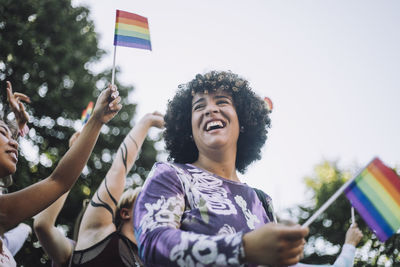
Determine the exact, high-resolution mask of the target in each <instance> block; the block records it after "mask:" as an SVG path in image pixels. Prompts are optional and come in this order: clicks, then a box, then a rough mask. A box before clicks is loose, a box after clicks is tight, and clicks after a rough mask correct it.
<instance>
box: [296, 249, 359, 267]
mask: <svg viewBox="0 0 400 267" xmlns="http://www.w3.org/2000/svg"><path fill="white" fill-rule="evenodd" d="M355 253H356V248H355V247H354V246H353V245H349V244H344V245H343V247H342V252H341V253H340V254H339V256H338V257H337V259H336V261H335V263H333V265H330V264H323V265H317V264H305V263H298V264H296V265H293V266H291V267H317V266H318V267H324V266H333V267H352V266H353V265H354V256H355Z"/></svg>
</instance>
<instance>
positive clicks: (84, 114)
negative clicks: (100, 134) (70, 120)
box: [81, 101, 93, 124]
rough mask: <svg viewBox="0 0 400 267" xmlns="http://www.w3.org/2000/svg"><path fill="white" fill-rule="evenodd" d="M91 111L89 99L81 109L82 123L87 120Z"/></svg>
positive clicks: (91, 105)
mask: <svg viewBox="0 0 400 267" xmlns="http://www.w3.org/2000/svg"><path fill="white" fill-rule="evenodd" d="M92 111H93V102H92V101H90V102H89V104H88V105H87V107H86V108H85V109H84V110H83V111H82V116H81V121H82V124H85V123H86V122H87V121H88V120H89V118H90V115H91V114H92Z"/></svg>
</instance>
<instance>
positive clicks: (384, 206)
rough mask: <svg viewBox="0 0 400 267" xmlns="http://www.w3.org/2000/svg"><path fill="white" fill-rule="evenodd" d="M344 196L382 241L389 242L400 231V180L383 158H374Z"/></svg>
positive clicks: (346, 190)
mask: <svg viewBox="0 0 400 267" xmlns="http://www.w3.org/2000/svg"><path fill="white" fill-rule="evenodd" d="M344 192H345V195H346V197H347V198H348V199H349V200H350V202H351V204H352V205H353V206H354V208H355V209H356V210H357V211H358V213H359V214H360V215H361V217H362V218H363V219H364V221H365V222H366V223H367V224H368V226H369V227H370V228H371V230H372V231H373V232H374V233H375V234H376V236H377V237H378V239H379V240H380V241H382V242H385V241H386V240H387V239H388V238H389V237H391V236H392V235H393V234H395V233H396V232H397V231H398V230H399V229H400V177H399V176H398V175H397V174H396V173H395V172H394V171H393V170H392V169H391V168H389V167H387V166H385V164H383V163H382V161H381V160H380V159H379V158H374V159H373V160H372V161H371V163H370V164H368V166H367V167H366V168H365V169H364V170H362V171H361V173H360V174H359V175H358V176H357V177H356V178H355V179H354V181H353V182H351V183H350V185H349V186H348V187H347V188H346V189H345V191H344Z"/></svg>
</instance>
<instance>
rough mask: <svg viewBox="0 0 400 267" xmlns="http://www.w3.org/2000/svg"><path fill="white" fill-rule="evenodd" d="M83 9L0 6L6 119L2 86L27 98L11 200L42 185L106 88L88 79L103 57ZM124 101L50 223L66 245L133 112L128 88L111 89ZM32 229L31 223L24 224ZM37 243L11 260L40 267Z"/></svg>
mask: <svg viewBox="0 0 400 267" xmlns="http://www.w3.org/2000/svg"><path fill="white" fill-rule="evenodd" d="M104 54H105V53H104V51H102V50H100V49H99V48H98V40H97V34H96V32H95V29H94V24H93V22H92V21H91V20H90V19H89V10H88V9H87V8H86V7H80V6H77V7H73V6H72V5H71V1H70V0H24V1H22V0H0V86H1V94H0V95H1V97H2V102H1V103H2V104H0V108H1V110H2V111H4V112H5V113H7V112H8V110H7V105H5V104H4V103H6V93H5V92H6V91H5V88H6V85H5V81H6V80H9V81H11V82H12V84H13V89H14V91H18V92H22V93H25V94H27V95H28V96H30V98H31V100H32V104H30V105H29V106H28V107H27V109H28V112H29V114H30V116H31V120H30V127H31V129H30V131H29V136H28V137H27V138H25V139H23V140H20V144H23V145H22V146H23V147H30V149H21V150H22V153H21V156H20V158H19V163H18V171H17V173H16V174H15V175H14V185H13V186H12V187H11V188H10V189H9V191H10V192H12V191H15V190H19V189H21V188H24V187H26V186H28V185H30V184H32V183H34V182H37V181H39V180H41V179H43V178H45V177H47V176H48V175H49V174H50V173H51V171H52V170H53V169H54V168H55V166H56V165H57V163H58V161H59V160H60V158H61V157H62V155H64V154H65V152H66V150H67V149H68V139H69V137H70V136H71V135H72V134H73V132H74V131H75V128H79V123H80V122H79V119H80V115H81V112H82V110H83V109H84V108H85V107H86V105H87V103H88V102H89V101H95V99H96V97H97V96H98V94H99V93H100V91H101V90H102V89H104V88H105V87H106V85H107V83H108V81H110V77H111V71H110V70H106V71H104V72H102V73H99V74H95V73H93V72H91V71H90V66H91V65H92V64H94V63H96V62H97V61H99V59H100V58H101V57H102V56H103V55H104ZM117 86H118V88H119V91H120V95H121V97H122V98H123V99H124V102H123V105H124V107H123V109H122V110H121V112H120V113H119V114H118V115H117V116H116V117H115V118H114V119H113V120H112V121H111V122H110V123H109V124H107V125H106V126H104V127H103V129H102V134H101V135H100V137H99V140H98V142H97V145H96V147H95V149H94V151H93V154H92V156H91V159H90V160H89V162H88V165H87V168H86V169H85V170H84V172H83V174H82V176H81V178H80V179H79V180H78V182H77V184H76V185H75V186H74V188H73V189H72V191H71V193H70V196H69V197H68V199H67V202H66V204H65V207H64V209H63V211H62V212H61V214H60V216H59V219H58V221H57V223H59V224H61V225H65V226H66V227H67V229H69V231H68V235H69V237H72V230H73V229H72V228H73V225H74V218H76V217H77V215H78V213H79V212H80V210H81V207H82V202H83V199H85V198H90V197H91V196H92V194H93V193H94V191H95V190H96V188H97V186H98V185H99V183H100V181H101V180H102V179H103V178H104V176H105V174H106V172H107V170H108V169H109V167H110V165H111V162H112V158H113V156H114V154H115V153H116V151H117V149H118V146H119V144H120V143H121V142H122V140H123V138H124V137H125V135H126V134H127V133H128V132H129V130H130V128H131V126H132V125H130V122H131V119H132V118H133V116H134V114H135V108H136V105H135V104H132V103H129V102H128V101H127V96H128V93H130V92H131V91H132V90H133V87H130V86H123V85H121V84H117ZM153 145H154V141H152V140H147V141H146V142H145V144H144V146H143V147H142V152H141V155H140V158H139V159H138V161H137V162H136V165H135V166H134V167H133V169H132V172H131V173H130V175H128V177H129V176H131V177H133V178H135V179H130V181H134V182H135V181H136V182H137V183H139V182H140V179H138V177H141V178H142V179H144V177H145V176H146V174H147V172H148V171H149V170H150V168H151V166H152V165H153V163H154V161H155V157H156V154H157V151H156V150H155V148H154V146H153ZM29 223H31V222H29ZM36 241H37V239H36V237H34V236H33V237H32V238H31V239H30V241H29V242H27V244H26V245H25V246H24V248H23V249H22V251H20V253H18V254H17V257H16V258H17V262H18V263H20V264H22V265H23V266H38V265H40V262H41V263H42V264H45V265H47V266H50V265H49V262H47V261H46V256H45V255H44V253H43V251H42V249H41V248H38V243H37V242H36Z"/></svg>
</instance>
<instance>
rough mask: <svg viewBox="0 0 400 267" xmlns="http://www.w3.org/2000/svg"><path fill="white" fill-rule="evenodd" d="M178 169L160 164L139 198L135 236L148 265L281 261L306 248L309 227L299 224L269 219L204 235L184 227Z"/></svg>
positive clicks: (265, 262)
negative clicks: (253, 227) (250, 226)
mask: <svg viewBox="0 0 400 267" xmlns="http://www.w3.org/2000/svg"><path fill="white" fill-rule="evenodd" d="M176 172H177V170H175V169H174V168H173V167H171V166H170V165H169V164H165V163H157V164H156V165H155V167H154V170H153V171H152V173H153V176H152V177H149V178H148V179H147V180H146V183H145V185H144V187H143V189H142V192H141V194H140V195H139V197H138V199H137V200H136V206H135V210H134V228H135V236H136V240H137V242H138V247H139V254H140V257H141V259H142V260H143V262H144V264H145V265H146V266H195V265H196V264H199V266H202V265H206V266H227V265H229V266H239V265H240V264H241V263H242V262H251V263H259V264H282V263H285V262H286V260H287V259H291V260H292V259H293V258H295V257H297V254H300V252H299V251H298V250H302V245H303V242H304V241H303V237H304V236H305V235H306V234H307V232H308V229H302V228H300V227H289V226H283V225H278V224H266V225H264V226H263V227H261V228H259V229H257V230H255V231H253V232H250V233H248V234H244V235H243V233H242V232H238V233H231V234H221V235H204V234H198V233H194V232H189V231H184V230H181V229H180V227H181V218H182V215H183V213H184V211H185V190H184V188H183V185H182V183H181V181H180V180H179V178H178V177H177V174H176ZM180 175H182V176H185V174H183V173H181V174H180ZM188 179H190V177H188ZM205 216H206V215H205ZM249 234H252V235H249ZM242 238H243V239H242ZM255 239H256V240H255ZM242 240H243V241H244V243H243V242H242ZM257 246H259V248H256V247H257ZM250 250H255V251H250ZM261 251H262V252H261ZM297 261H298V259H297ZM297 261H296V262H297ZM289 262H292V261H289ZM294 263H295V262H294Z"/></svg>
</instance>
